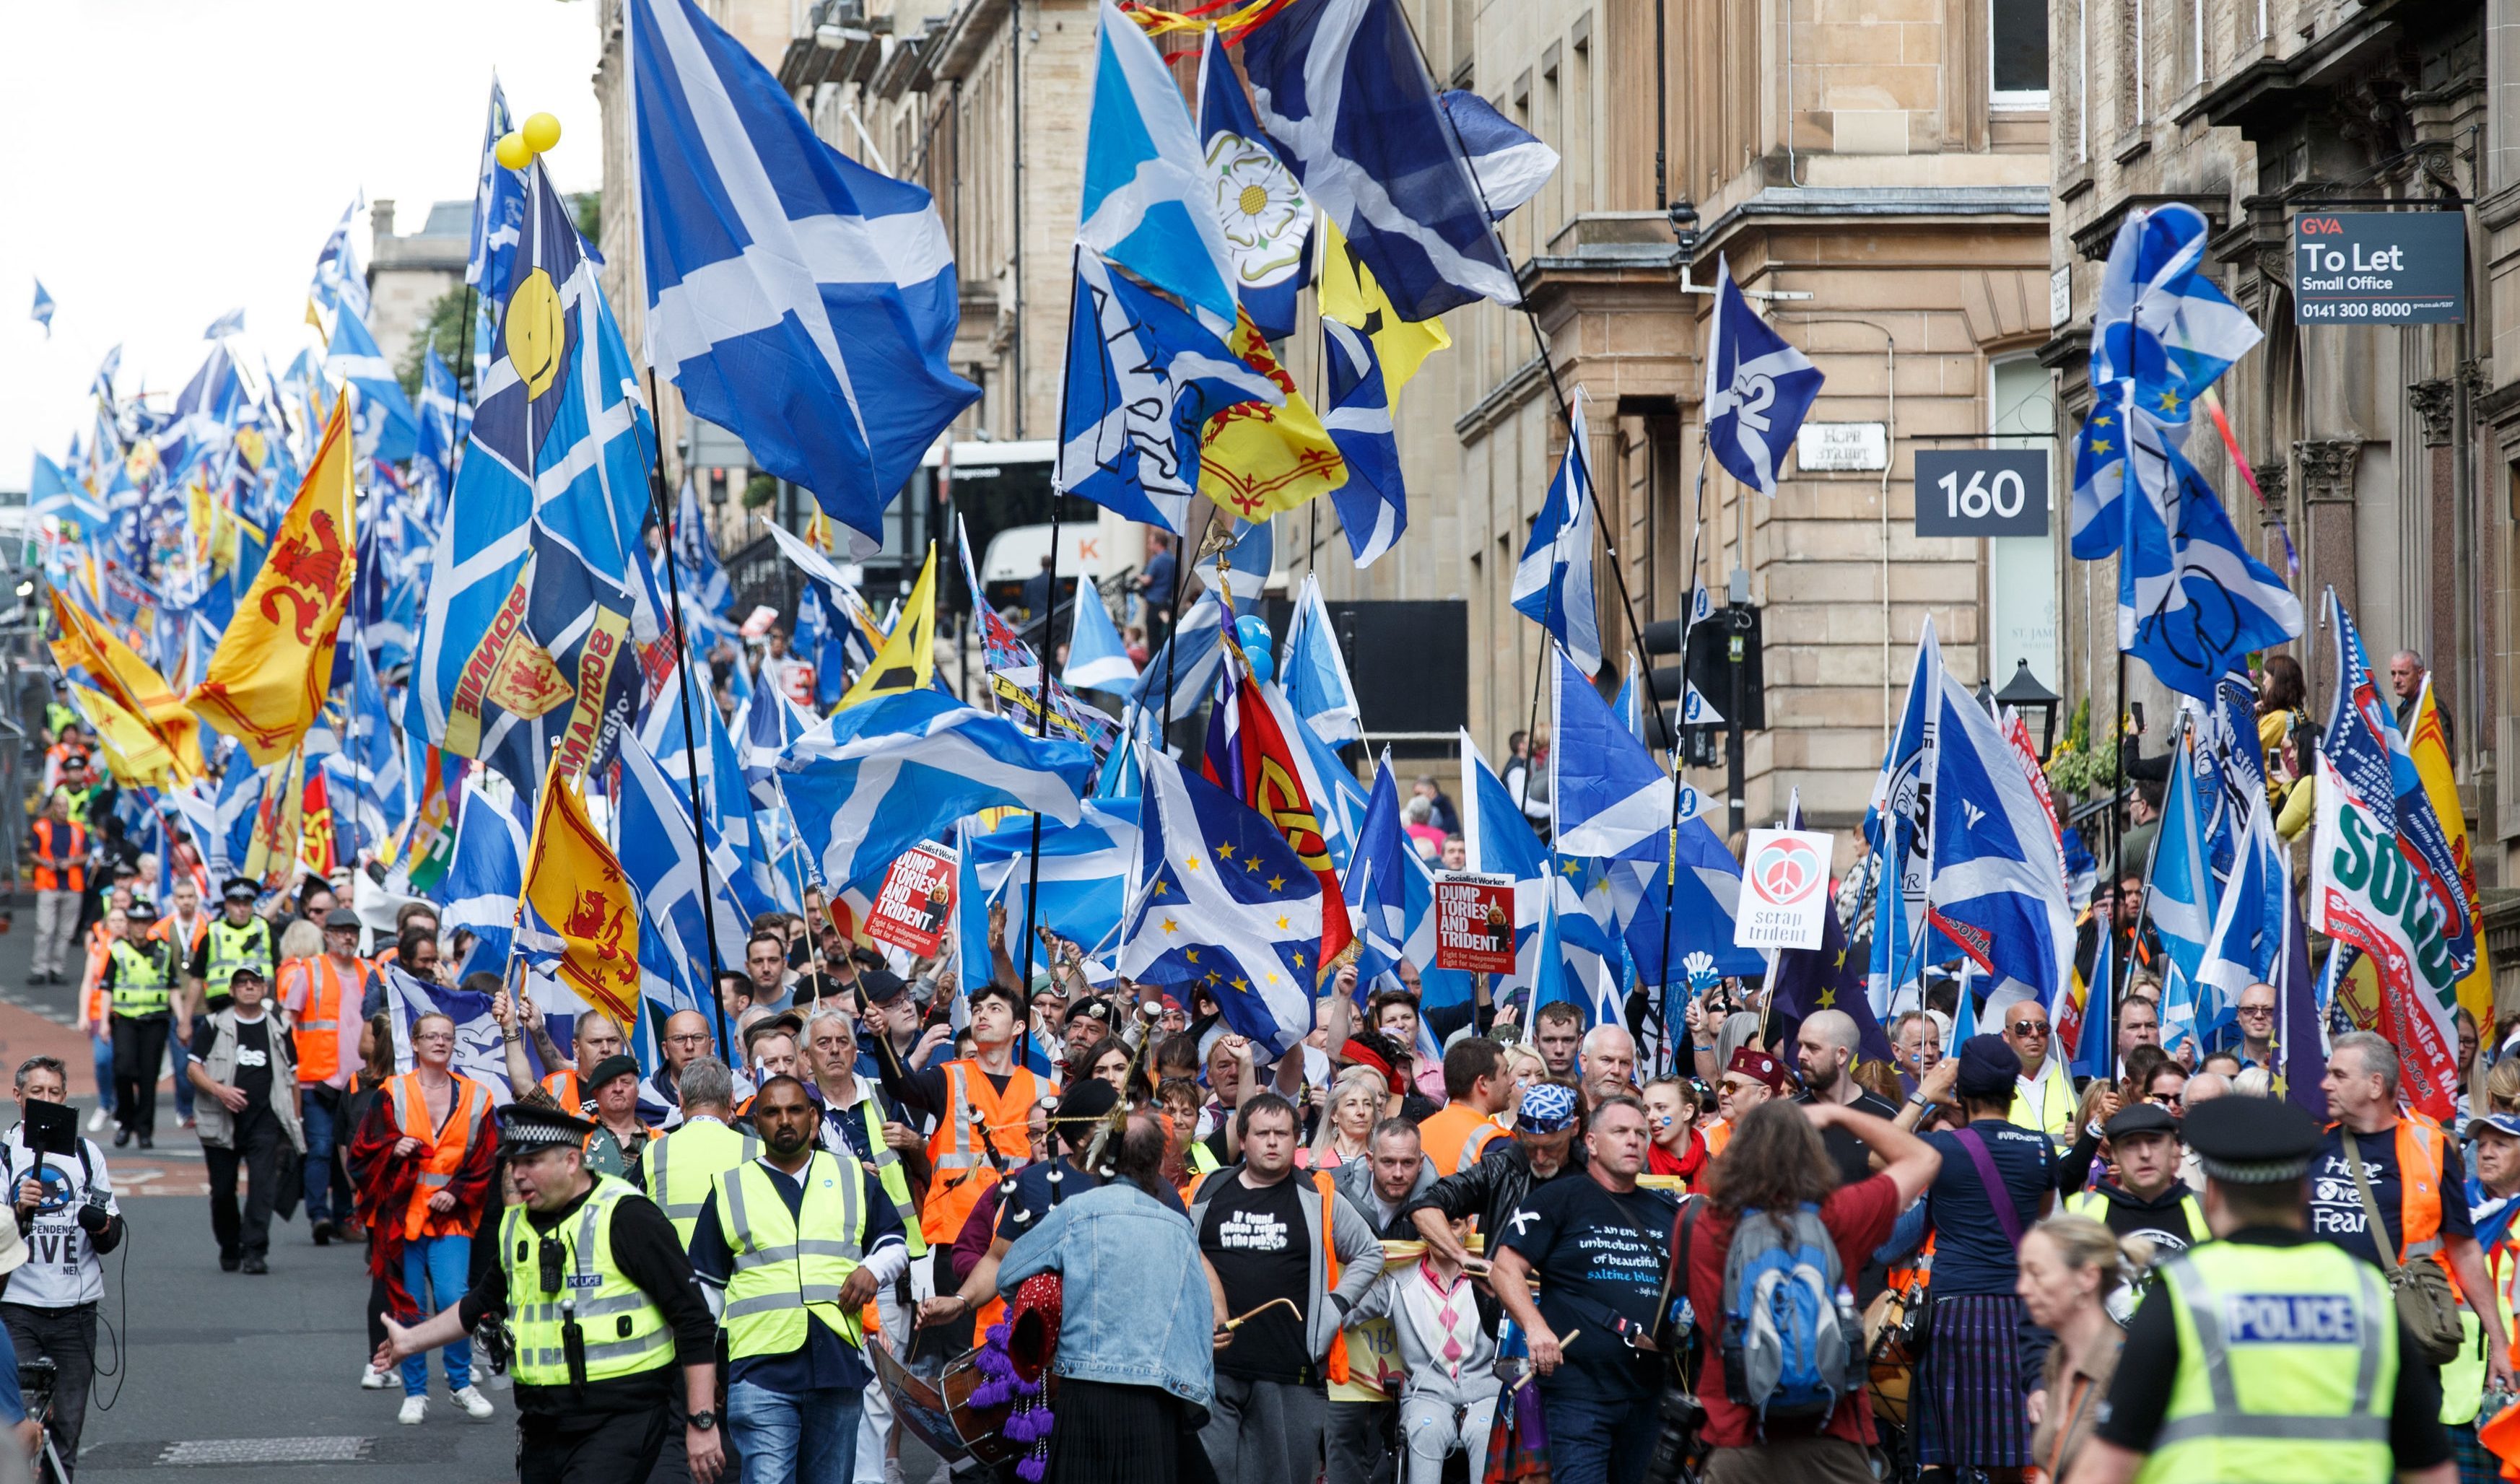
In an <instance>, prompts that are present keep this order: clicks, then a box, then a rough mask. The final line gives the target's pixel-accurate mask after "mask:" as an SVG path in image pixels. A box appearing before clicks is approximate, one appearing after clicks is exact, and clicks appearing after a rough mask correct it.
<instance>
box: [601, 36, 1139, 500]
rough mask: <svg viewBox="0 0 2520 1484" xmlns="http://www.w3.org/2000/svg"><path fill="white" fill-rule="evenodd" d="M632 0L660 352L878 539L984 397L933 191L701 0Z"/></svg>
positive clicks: (790, 475) (729, 423) (666, 369)
mask: <svg viewBox="0 0 2520 1484" xmlns="http://www.w3.org/2000/svg"><path fill="white" fill-rule="evenodd" d="M626 10H627V12H628V16H627V42H628V46H629V52H630V91H631V98H632V108H633V116H634V117H635V118H636V119H637V140H638V156H639V203H640V226H641V238H642V242H643V244H644V247H645V251H646V262H647V284H648V322H647V325H648V361H649V363H650V364H651V365H652V366H654V367H655V368H656V369H657V371H658V372H659V373H661V374H663V375H664V376H666V377H668V378H670V379H671V380H672V382H673V383H674V384H675V385H676V386H678V387H680V388H681V389H682V393H683V399H684V401H685V402H687V403H689V404H690V406H691V409H692V412H693V413H694V415H696V416H698V417H702V418H706V419H707V420H708V421H710V422H712V423H715V424H717V425H718V426H720V427H725V428H727V429H729V430H731V431H733V432H734V433H735V434H736V435H738V436H739V437H741V438H742V439H743V441H744V445H745V446H746V447H747V448H749V449H751V450H752V457H753V459H754V460H755V461H756V462H757V463H758V464H759V465H760V466H761V468H762V469H763V470H765V471H766V472H770V473H773V474H777V475H779V476H780V477H782V478H785V479H792V480H794V481H795V482H796V483H799V484H802V485H804V486H805V487H806V488H808V489H810V490H812V491H813V492H814V500H815V503H816V504H817V505H819V506H821V507H822V509H823V511H824V513H825V514H826V515H829V516H830V517H832V518H833V519H835V520H838V521H840V522H841V523H842V524H845V525H847V526H849V527H851V528H852V529H855V530H857V531H858V532H860V533H861V534H863V535H865V536H866V537H868V538H869V539H871V540H876V541H880V540H882V539H883V511H884V507H885V506H886V505H887V504H889V503H890V502H891V500H892V497H893V496H894V495H896V494H898V493H899V492H900V491H901V488H902V486H903V485H905V484H907V483H909V482H910V476H911V473H912V472H914V471H915V470H917V469H918V467H919V461H920V460H921V458H922V457H923V456H924V455H925V454H926V452H927V449H928V447H929V445H931V444H933V443H934V442H935V441H936V435H937V434H938V433H940V432H942V431H944V429H945V427H946V426H947V425H948V424H950V423H952V422H953V421H954V419H955V418H956V417H957V416H959V415H960V414H961V413H962V411H963V409H964V408H966V407H968V406H970V405H971V403H972V402H974V401H976V400H978V398H979V395H980V392H979V388H978V387H976V386H973V385H972V384H971V383H970V382H967V381H965V380H963V379H962V378H961V377H960V376H957V375H956V374H955V373H954V370H953V368H952V367H951V366H950V365H949V364H947V360H946V356H947V352H948V351H949V350H950V348H951V347H952V345H953V340H954V332H955V328H956V326H957V325H959V324H960V323H961V320H962V307H961V299H960V290H959V288H958V287H957V285H958V280H957V278H956V275H955V272H954V260H953V253H952V249H951V247H950V245H949V244H948V242H947V240H946V237H945V230H944V224H943V223H942V222H941V221H940V220H939V219H938V217H937V215H936V203H935V202H934V201H933V200H932V199H931V198H930V197H929V196H928V194H927V193H926V192H925V191H922V190H921V189H920V188H919V187H917V186H914V185H910V184H907V183H905V182H903V181H898V180H893V179H891V178H890V177H888V176H884V175H879V174H877V173H876V172H875V171H873V170H870V169H868V168H866V167H865V166H864V165H861V164H859V163H858V162H857V161H855V160H853V159H850V158H849V157H846V156H844V155H842V154H841V153H840V152H839V151H837V150H834V149H832V147H831V146H830V145H828V144H825V143H824V142H823V141H822V140H820V139H818V138H816V137H815V135H814V130H813V126H812V125H811V124H810V123H808V122H807V121H806V118H805V115H804V114H802V113H800V112H797V111H796V105H795V104H794V103H793V102H792V101H791V100H790V99H789V98H788V96H787V92H786V91H785V90H784V89H783V88H782V87H781V86H780V83H779V79H778V78H776V77H774V76H772V75H771V73H770V71H769V69H768V68H766V67H763V66H762V65H761V64H760V63H759V62H757V61H755V60H753V57H752V54H751V53H750V52H748V51H746V50H744V47H743V44H742V42H739V41H737V40H736V39H735V38H734V37H733V36H730V35H728V34H727V33H726V32H725V30H723V29H721V28H720V27H719V25H718V24H717V22H714V21H711V20H710V19H709V18H708V17H707V16H706V15H705V14H703V13H702V12H701V10H700V8H699V7H698V6H697V5H695V4H693V3H691V0H631V3H629V4H628V5H627V6H626ZM1174 106H1175V108H1176V109H1178V108H1179V107H1180V100H1179V95H1178V94H1176V95H1175V99H1174Z"/></svg>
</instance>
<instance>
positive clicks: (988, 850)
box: [954, 747, 1141, 966]
mask: <svg viewBox="0 0 2520 1484" xmlns="http://www.w3.org/2000/svg"><path fill="white" fill-rule="evenodd" d="M1112 750H1113V751H1114V752H1121V751H1126V750H1127V749H1126V748H1122V747H1115V748H1113V749H1112ZM1138 810H1139V805H1138V800H1136V799H1134V798H1101V799H1094V800H1090V801H1088V802H1087V803H1086V804H1085V805H1084V806H1083V809H1082V810H1081V812H1080V813H1079V815H1078V817H1077V821H1076V823H1075V824H1073V825H1061V824H1054V823H1052V822H1051V821H1049V820H1044V821H1042V825H1041V887H1040V892H1039V895H1038V896H1037V897H1036V898H1035V899H1034V900H1032V901H1030V902H1027V901H1026V900H1025V898H1026V894H1027V891H1028V889H1029V888H1030V885H1031V881H1032V850H1033V832H1032V820H1031V819H1030V817H1028V816H1027V817H1025V818H1022V819H1014V820H1009V821H1008V822H1007V823H1005V824H1003V825H1001V826H999V827H998V828H997V829H996V830H993V831H990V832H986V833H982V832H976V831H967V832H965V834H964V836H963V862H962V869H963V871H964V872H966V873H967V875H966V876H965V877H963V879H964V881H965V882H967V889H965V890H963V891H961V892H960V893H959V894H958V895H957V896H956V898H955V900H954V927H955V932H956V934H957V935H958V937H959V939H960V941H961V944H962V948H961V953H962V956H963V962H964V963H965V964H968V965H975V966H976V965H984V964H986V963H988V962H989V908H990V907H991V905H992V904H995V903H998V902H1004V903H1005V904H1006V909H1007V922H1008V940H1009V941H1010V942H1012V941H1013V937H1014V934H1015V933H1016V932H1017V931H1020V929H1021V925H1022V924H1023V923H1025V922H1034V923H1038V924H1040V925H1042V926H1045V927H1048V928H1049V929H1050V930H1051V931H1052V932H1055V933H1057V935H1058V936H1060V937H1062V938H1065V939H1067V940H1068V941H1069V942H1071V943H1074V944H1076V945H1077V946H1078V947H1079V948H1082V949H1084V950H1085V953H1086V955H1087V957H1089V958H1100V959H1108V958H1110V957H1111V956H1112V955H1114V954H1116V953H1117V952H1118V951H1119V946H1120V922H1121V917H1122V914H1123V913H1124V912H1125V911H1126V910H1127V908H1128V905H1129V880H1130V873H1131V872H1133V871H1135V870H1136V869H1137V865H1138V854H1139V850H1140V848H1141V847H1140V842H1139V838H1138Z"/></svg>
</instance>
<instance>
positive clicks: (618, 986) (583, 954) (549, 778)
mask: <svg viewBox="0 0 2520 1484" xmlns="http://www.w3.org/2000/svg"><path fill="white" fill-rule="evenodd" d="M578 787H579V783H578V779H577V777H576V775H573V774H568V773H564V772H562V770H561V765H560V760H559V759H558V758H557V757H555V758H554V759H553V761H552V768H551V772H550V773H549V774H548V775H546V776H545V777H544V779H543V796H542V802H541V804H540V806H539V807H537V808H536V809H535V811H534V837H533V842H532V844H530V845H529V846H527V847H526V850H525V891H524V899H523V901H522V902H521V903H520V904H519V907H518V914H517V943H518V944H519V945H521V946H522V947H524V948H525V949H526V950H527V951H528V952H536V951H539V954H540V955H541V956H548V955H550V954H552V953H554V952H557V953H558V954H559V956H560V963H559V974H560V981H561V983H562V984H563V985H565V986H567V988H568V990H569V992H570V993H572V994H574V995H576V996H577V997H578V998H579V999H581V1000H584V1001H585V1002H586V1003H587V1004H589V1005H592V1006H594V1007H595V1008H596V1009H597V1010H600V1011H602V1012H605V1014H607V1015H608V1016H610V1017H611V1019H612V1023H613V1024H615V1025H618V1026H620V1027H621V1029H622V1031H623V1033H624V1034H628V1033H630V1032H631V1029H632V1027H634V1026H636V1025H637V1024H638V1023H639V998H640V997H639V898H638V893H637V892H636V891H635V890H634V889H633V888H632V886H631V885H630V878H629V877H625V876H623V875H622V874H621V862H620V861H619V860H617V859H616V858H614V856H613V854H612V847H611V846H610V845H607V844H606V843H605V840H604V833H603V832H602V831H599V830H597V829H596V828H595V825H594V822H593V821H591V820H589V819H588V818H587V816H586V802H585V800H584V799H582V798H580V797H579V796H578V791H577V790H578Z"/></svg>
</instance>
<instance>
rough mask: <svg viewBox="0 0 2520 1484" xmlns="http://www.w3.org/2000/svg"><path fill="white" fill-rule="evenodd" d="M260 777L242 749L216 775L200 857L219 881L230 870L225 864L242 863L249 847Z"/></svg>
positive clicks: (259, 798) (260, 772) (258, 802)
mask: <svg viewBox="0 0 2520 1484" xmlns="http://www.w3.org/2000/svg"><path fill="white" fill-rule="evenodd" d="M275 766H277V765H275ZM264 776H265V775H264V772H263V770H262V769H260V768H257V767H255V766H254V765H253V759H252V758H250V757H248V756H246V755H245V752H244V749H243V748H239V749H237V750H236V751H235V752H233V753H232V754H230V756H229V758H228V763H227V771H226V772H225V773H223V774H221V775H219V788H218V793H217V794H216V795H215V796H214V797H213V798H212V800H211V814H212V823H211V829H210V832H209V834H208V836H207V838H208V841H209V844H208V848H206V849H205V850H203V854H204V855H206V856H208V857H209V858H210V869H211V870H212V871H213V872H215V873H217V874H218V875H219V876H221V877H225V876H226V875H228V873H229V871H230V870H231V866H230V864H229V863H231V862H242V861H243V860H244V859H245V858H246V852H247V851H248V849H250V848H251V846H252V844H253V826H254V818H255V815H256V814H257V813H258V812H259V811H260V810H261V808H262V789H263V779H264Z"/></svg>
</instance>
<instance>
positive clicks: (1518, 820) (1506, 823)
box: [1461, 731, 1554, 990]
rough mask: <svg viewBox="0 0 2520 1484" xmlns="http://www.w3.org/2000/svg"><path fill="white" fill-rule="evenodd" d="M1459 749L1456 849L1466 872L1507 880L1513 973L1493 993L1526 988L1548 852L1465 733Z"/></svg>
mask: <svg viewBox="0 0 2520 1484" xmlns="http://www.w3.org/2000/svg"><path fill="white" fill-rule="evenodd" d="M1461 747H1462V843H1463V846H1464V847H1465V849H1466V852H1467V858H1468V865H1469V869H1470V870H1472V871H1478V872H1486V873H1488V874H1491V875H1495V876H1506V877H1513V906H1514V912H1513V954H1514V972H1513V975H1512V977H1511V978H1509V979H1506V980H1503V981H1501V982H1500V983H1499V984H1498V986H1497V987H1498V989H1499V990H1503V989H1505V988H1506V987H1508V985H1510V986H1513V987H1516V988H1531V987H1534V986H1535V985H1536V984H1537V982H1538V977H1539V975H1538V968H1539V948H1538V944H1539V934H1540V920H1541V917H1542V914H1543V913H1544V912H1545V911H1546V910H1547V908H1548V905H1549V900H1550V897H1551V896H1552V895H1553V885H1552V881H1553V876H1554V871H1553V866H1552V862H1551V860H1550V855H1549V847H1548V846H1546V845H1544V844H1542V843H1541V842H1540V836H1539V835H1538V834H1536V833H1534V832H1533V831H1532V828H1531V822H1530V821H1529V820H1527V819H1525V818H1524V817H1523V813H1522V807H1521V805H1519V804H1518V803H1516V802H1515V801H1514V797H1513V794H1512V793H1511V792H1509V791H1508V789H1507V788H1506V786H1505V784H1504V783H1503V782H1502V781H1500V780H1499V779H1498V778H1497V776H1496V770H1495V769H1493V768H1490V767H1489V766H1488V760H1487V759H1486V758H1485V757H1484V756H1482V755H1481V754H1480V752H1479V749H1478V745H1477V743H1475V742H1471V741H1470V734H1469V733H1468V732H1466V731H1464V732H1463V733H1462V737H1461Z"/></svg>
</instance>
